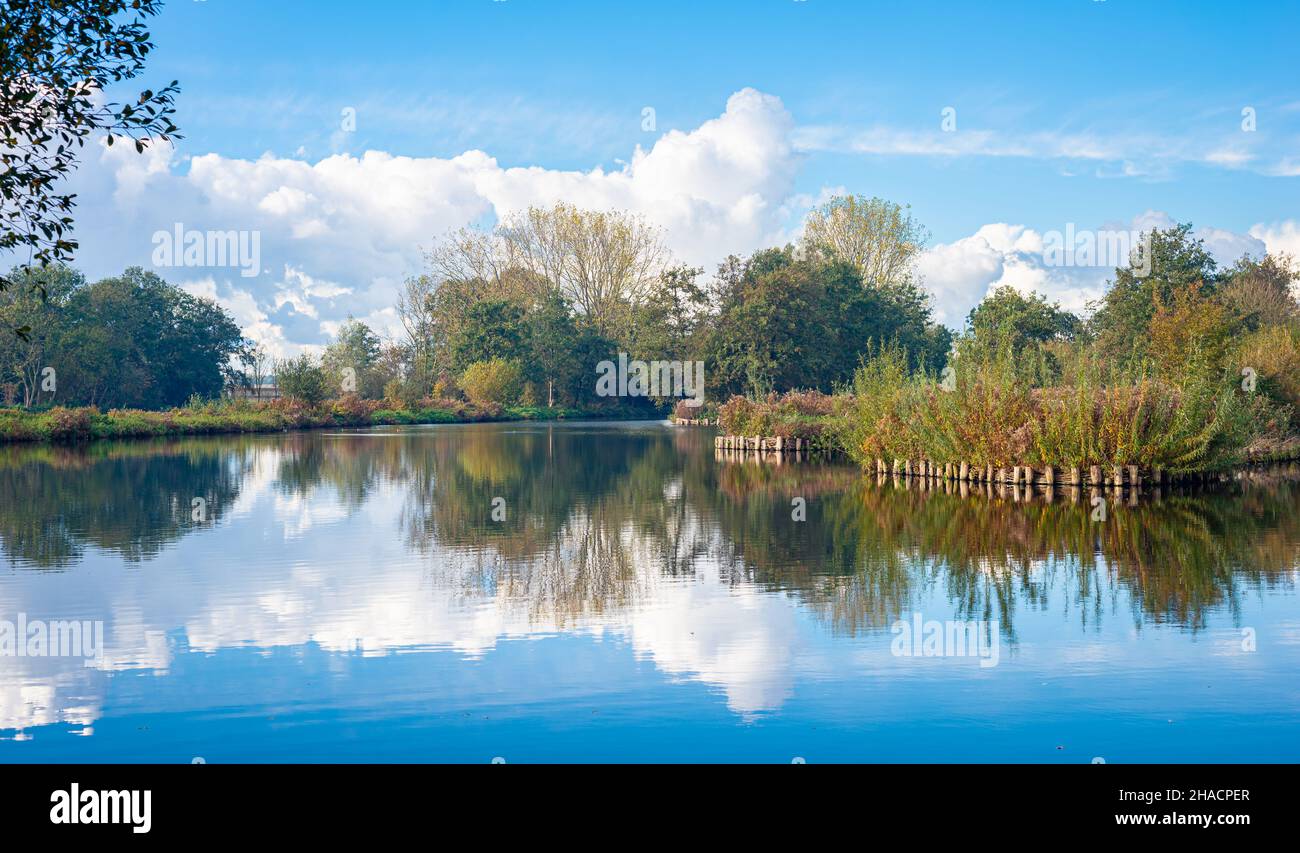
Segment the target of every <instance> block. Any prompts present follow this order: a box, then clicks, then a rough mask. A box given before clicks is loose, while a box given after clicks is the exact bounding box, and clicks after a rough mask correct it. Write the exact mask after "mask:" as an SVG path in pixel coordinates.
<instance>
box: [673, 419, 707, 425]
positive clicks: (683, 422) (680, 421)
mask: <svg viewBox="0 0 1300 853" xmlns="http://www.w3.org/2000/svg"><path fill="white" fill-rule="evenodd" d="M673 423H675V424H677V426H718V419H717V418H712V419H710V418H673Z"/></svg>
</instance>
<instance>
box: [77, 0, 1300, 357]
mask: <svg viewBox="0 0 1300 853" xmlns="http://www.w3.org/2000/svg"><path fill="white" fill-rule="evenodd" d="M358 10H360V11H358ZM1298 25H1300V7H1298V6H1297V5H1296V4H1294V3H1277V4H1272V3H1252V4H1250V5H1249V6H1232V5H1228V4H1213V5H1212V4H1203V3H1174V2H1134V0H1129V2H1124V0H1105V2H1093V0H1059V2H1046V3H1045V2H1038V3H971V2H964V3H955V2H954V3H866V2H848V0H806V2H794V0H751V2H744V3H741V2H710V3H704V2H698V0H697V2H693V3H684V2H656V3H641V4H619V3H597V2H576V0H575V2H559V0H503V2H496V0H441V1H440V2H418V3H417V2H372V3H369V4H366V5H365V6H358V4H355V3H343V2H311V3H307V2H297V0H276V2H274V3H266V2H252V0H173V2H171V3H168V4H167V6H166V7H165V8H164V11H163V14H162V16H161V17H160V18H159V19H156V20H155V25H154V28H153V29H154V35H155V42H156V43H157V46H158V47H157V51H156V53H155V54H154V55H153V57H152V58H151V62H150V67H149V70H148V72H147V74H146V75H145V77H144V78H143V80H142V81H141V82H143V83H144V84H146V85H155V84H157V83H164V82H166V81H167V80H170V79H172V78H173V77H174V78H177V79H179V80H180V82H181V85H182V93H181V96H180V99H179V104H180V108H179V112H178V116H177V123H178V124H179V125H180V126H181V127H182V129H183V130H184V132H185V134H186V138H185V139H184V140H182V141H181V142H180V143H179V144H178V145H177V147H176V149H175V150H174V151H170V152H168V154H167V156H166V157H165V158H164V159H159V155H157V154H155V155H152V156H151V157H149V158H143V159H145V160H146V161H147V163H146V164H145V165H142V164H141V163H139V162H137V163H130V162H128V160H126V159H124V158H123V156H122V155H120V154H119V155H114V156H113V157H109V156H107V154H105V155H104V156H102V157H101V156H100V155H99V154H90V155H88V157H87V169H86V171H90V172H94V173H95V174H94V175H86V176H82V177H80V178H79V180H80V181H81V183H82V186H81V187H80V189H81V190H82V193H83V197H82V211H81V217H80V220H79V227H78V235H79V237H80V239H81V240H82V243H83V252H82V256H81V265H82V266H83V268H85V269H86V271H87V272H88V273H90V274H91V275H104V274H109V273H111V272H114V271H115V270H117V269H120V268H121V267H122V266H124V265H125V264H127V263H140V264H143V265H146V266H148V265H149V252H150V250H151V248H152V246H151V245H150V241H149V236H150V235H151V234H153V233H154V232H155V231H157V230H159V229H169V228H170V227H171V226H172V225H173V224H174V222H176V221H182V219H181V217H182V216H183V217H184V219H183V221H184V224H185V226H186V227H187V228H189V227H196V228H248V229H258V230H260V231H261V232H262V237H263V243H262V246H263V248H262V254H263V257H262V261H263V263H262V270H261V271H260V272H259V274H258V275H257V276H256V277H252V278H246V277H241V276H240V275H238V273H237V272H235V273H233V274H232V273H231V271H230V270H219V269H213V270H193V269H175V268H172V269H168V270H159V272H160V273H164V274H165V275H167V277H168V278H169V279H171V280H179V279H185V280H186V281H188V282H189V286H191V287H192V289H195V290H196V292H204V293H207V294H208V295H212V296H214V297H215V298H218V299H220V300H222V301H223V303H225V304H227V305H228V307H231V310H232V311H235V312H236V315H237V316H238V317H239V318H240V319H241V322H244V323H245V325H246V326H248V327H250V328H254V327H255V331H256V333H257V334H258V335H266V336H271V337H274V338H276V346H277V347H279V348H281V349H282V350H285V351H291V350H293V349H294V348H296V347H300V346H302V345H317V344H319V343H321V342H323V341H324V340H326V339H327V338H328V335H329V333H330V331H331V330H332V329H333V328H335V327H336V325H337V322H338V321H339V320H340V319H341V318H342V317H345V316H346V315H347V314H354V315H356V316H359V317H365V318H368V320H369V321H371V322H373V323H374V324H375V325H378V326H386V325H389V326H391V324H392V322H393V317H392V315H391V312H388V313H385V308H386V306H390V305H391V300H392V294H393V291H394V289H395V287H396V284H397V283H398V282H400V281H401V280H402V279H403V278H405V277H406V276H408V275H411V274H413V273H416V272H419V270H420V257H421V256H420V251H419V247H420V245H425V246H427V245H428V244H429V243H431V242H432V241H433V240H434V239H436V238H437V236H438V235H439V234H440V233H444V232H445V231H446V230H447V229H448V228H451V227H457V226H459V225H461V224H465V223H467V222H483V221H490V220H491V219H492V218H494V217H495V216H498V215H501V214H502V213H504V212H506V211H507V210H508V209H510V208H512V207H517V206H520V205H527V204H530V203H547V202H550V201H554V200H557V199H560V198H563V199H564V200H569V201H573V202H575V203H579V204H585V205H587V206H622V207H626V208H629V209H632V210H634V211H636V212H638V213H642V214H644V215H646V216H647V217H649V218H650V219H652V220H654V221H656V222H657V223H658V224H661V225H662V226H663V227H664V229H665V232H666V234H667V237H668V242H669V244H670V246H671V247H672V248H673V249H674V250H675V251H676V253H677V254H678V255H679V256H680V257H682V258H683V259H684V260H688V261H690V262H692V263H698V264H701V265H703V266H705V267H707V268H712V267H713V266H714V265H715V264H716V263H717V262H718V261H720V260H721V259H722V256H723V255H724V254H725V253H726V252H729V251H736V252H748V251H751V250H752V249H754V248H757V247H758V246H760V245H766V244H770V243H772V242H780V241H782V240H784V239H790V238H791V237H793V236H797V233H798V228H799V223H800V221H801V219H802V216H803V213H804V212H805V211H806V210H807V208H808V206H810V205H811V204H813V203H814V202H816V201H817V200H818V199H819V198H824V197H825V196H826V195H828V194H830V193H833V192H836V191H848V192H856V193H864V194H867V195H878V196H882V197H884V198H887V199H890V200H893V201H898V202H901V203H907V204H910V205H911V206H912V208H913V211H914V213H915V214H916V215H917V217H918V218H919V219H920V220H921V221H922V222H923V223H924V224H925V225H926V226H928V228H929V229H930V231H931V234H932V241H931V248H932V250H933V251H932V255H931V256H930V257H929V258H928V260H927V263H926V264H924V265H923V271H924V272H925V273H926V277H927V280H928V281H929V282H930V284H931V289H932V291H933V292H934V295H935V300H936V313H937V314H938V315H939V316H940V317H941V318H942V319H945V320H946V321H948V322H950V323H952V324H956V323H959V322H960V318H961V317H962V316H964V314H965V312H966V311H968V310H969V308H970V307H971V306H972V305H973V304H974V303H975V302H977V301H978V299H979V298H980V296H982V295H983V293H984V292H986V291H987V290H988V288H989V287H991V286H994V285H996V284H998V283H1003V284H1007V283H1010V284H1012V285H1014V286H1018V287H1021V288H1023V289H1039V290H1043V291H1045V292H1048V293H1049V294H1051V295H1052V296H1054V297H1055V298H1060V299H1061V300H1062V301H1063V302H1064V303H1066V304H1068V305H1070V306H1071V307H1081V306H1082V305H1083V304H1084V303H1085V302H1086V300H1087V299H1088V298H1095V296H1096V295H1097V293H1098V292H1099V288H1101V287H1102V286H1103V282H1104V274H1105V270H1099V271H1098V270H1094V271H1091V272H1087V273H1083V272H1080V271H1078V270H1068V271H1059V270H1057V271H1052V270H1046V271H1045V270H1043V269H1042V268H1041V264H1037V262H1036V261H1035V254H1036V253H1037V252H1038V249H1037V246H1038V242H1037V241H1036V238H1037V237H1041V235H1042V234H1043V233H1045V232H1048V231H1052V230H1062V229H1064V228H1065V227H1066V226H1067V224H1076V225H1077V227H1079V228H1094V229H1095V228H1101V227H1104V226H1108V225H1124V226H1129V227H1131V226H1133V225H1134V224H1135V223H1136V224H1147V225H1150V224H1158V223H1162V222H1170V221H1191V222H1193V223H1195V224H1196V225H1197V226H1199V227H1202V228H1205V229H1213V230H1207V231H1205V232H1203V233H1204V235H1205V236H1206V237H1207V241H1208V242H1210V243H1211V245H1212V247H1213V248H1215V249H1216V251H1218V252H1219V253H1220V254H1221V255H1222V256H1223V257H1224V259H1225V260H1230V257H1229V256H1233V257H1235V255H1236V254H1239V253H1240V252H1241V251H1252V252H1254V253H1256V254H1258V253H1260V252H1262V251H1264V250H1266V249H1267V250H1270V251H1280V250H1284V249H1288V248H1289V249H1290V250H1291V251H1297V249H1300V229H1298V228H1297V224H1296V223H1297V221H1298V220H1300V210H1298V209H1297V198H1300V192H1298V190H1300V63H1297V62H1296V61H1295V59H1294V53H1295V49H1294V34H1295V32H1296V31H1297V29H1298ZM738 93H741V94H739V95H738ZM733 98H734V100H733ZM647 107H649V108H652V109H653V110H654V119H655V121H654V129H653V130H646V129H643V110H644V109H645V108H647ZM348 108H350V109H353V110H355V116H356V127H355V130H353V131H350V132H345V131H343V129H342V127H341V116H342V111H343V110H345V109H348ZM946 108H952V109H953V110H955V113H950V115H953V116H955V130H951V131H945V130H944V128H943V126H942V124H941V122H942V120H943V116H944V110H945V109H946ZM1248 108H1249V109H1250V110H1253V116H1254V130H1253V131H1248V130H1246V129H1244V126H1243V122H1246V119H1245V118H1243V110H1247V109H1248ZM711 122H712V123H713V124H712V125H711V124H710V123H711ZM1247 123H1248V122H1247ZM710 128H711V129H710ZM638 149H639V150H640V152H641V156H645V155H649V157H648V160H649V162H650V163H651V164H652V165H651V166H646V167H644V168H642V171H641V174H640V175H639V176H638V175H637V174H636V170H637V169H638V168H641V167H639V166H638V165H637V163H636V158H637V156H638V155H637V154H636V152H637V151H638ZM471 151H477V152H482V155H474V156H475V157H479V158H480V159H476V160H474V161H473V162H465V161H464V158H465V157H466V156H467V155H466V152H471ZM366 152H375V153H374V154H372V155H370V159H369V161H367V159H366V158H367V155H366ZM196 158H197V159H196ZM457 158H462V159H461V160H460V161H458V160H457ZM381 161H382V162H381ZM322 164H328V165H324V166H323V165H322ZM629 164H631V165H629ZM594 170H599V171H598V172H595V171H594ZM448 173H451V174H448ZM593 174H594V175H595V176H596V177H594V178H593V177H592V175H593ZM241 193H243V196H242V197H241ZM88 208H90V210H89V212H88ZM322 211H323V212H322ZM390 216H391V217H393V219H392V220H391V221H390V220H389V218H388V217H390ZM371 225H373V226H374V227H373V228H371V227H370V226H371ZM990 229H992V230H990Z"/></svg>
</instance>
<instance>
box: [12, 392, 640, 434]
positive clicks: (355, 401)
mask: <svg viewBox="0 0 1300 853" xmlns="http://www.w3.org/2000/svg"><path fill="white" fill-rule="evenodd" d="M646 417H654V413H653V412H648V411H647V410H646V409H644V408H640V407H629V406H602V407H599V408H593V409H575V408H547V407H546V406H509V407H501V406H490V405H489V406H476V405H474V404H471V403H465V402H461V401H456V400H441V401H437V403H436V404H435V405H430V406H427V407H420V408H415V409H409V408H403V407H400V406H395V405H392V404H390V403H385V402H384V401H380V400H361V399H359V398H356V397H347V398H343V399H339V400H331V401H326V402H324V403H320V404H318V405H314V406H312V405H307V404H305V403H300V402H296V401H292V400H275V401H271V402H255V401H249V400H221V401H214V402H205V403H196V404H194V405H190V406H185V407H182V408H177V409H168V410H165V411H157V412H155V411H144V410H140V409H110V410H109V411H107V412H101V411H100V410H99V409H96V408H94V407H89V406H87V407H81V408H64V407H61V406H56V407H54V408H50V409H46V410H29V409H22V408H15V407H9V408H5V407H0V443H3V442H55V443H66V442H77V441H90V440H94V439H102V438H145V437H160V436H178V435H215V434H221V433H248V432H254V433H255V432H283V431H286V430H304V429H318V428H323V427H371V426H383V425H390V424H450V423H475V422H482V421H522V420H580V419H587V418H617V419H627V418H646Z"/></svg>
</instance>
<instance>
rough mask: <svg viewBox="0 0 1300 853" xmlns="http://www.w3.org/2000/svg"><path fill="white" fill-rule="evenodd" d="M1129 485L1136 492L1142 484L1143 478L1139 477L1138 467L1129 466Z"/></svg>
mask: <svg viewBox="0 0 1300 853" xmlns="http://www.w3.org/2000/svg"><path fill="white" fill-rule="evenodd" d="M1128 483H1129V485H1130V486H1132V487H1133V488H1134V490H1136V489H1137V488H1138V486H1140V485H1141V484H1142V478H1141V477H1140V476H1138V466H1136V465H1130V466H1128Z"/></svg>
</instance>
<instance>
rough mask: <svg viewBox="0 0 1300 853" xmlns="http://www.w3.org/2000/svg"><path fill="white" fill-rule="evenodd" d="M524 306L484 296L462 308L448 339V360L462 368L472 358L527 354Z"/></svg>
mask: <svg viewBox="0 0 1300 853" xmlns="http://www.w3.org/2000/svg"><path fill="white" fill-rule="evenodd" d="M525 314H526V311H525V308H524V306H523V305H522V304H521V303H520V302H517V301H515V300H510V299H485V300H482V301H479V302H474V303H472V304H471V305H469V306H467V307H466V308H465V311H464V314H463V315H462V317H461V322H460V325H459V327H458V328H457V329H456V330H455V332H454V334H453V336H452V338H451V341H450V346H451V353H452V363H453V365H454V366H455V367H456V368H460V369H463V368H464V367H467V366H469V365H470V364H472V363H474V362H476V361H490V360H492V359H494V358H498V359H514V360H520V361H522V360H523V359H524V358H526V357H527V355H528V338H529V326H528V321H527V319H526V317H525Z"/></svg>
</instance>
